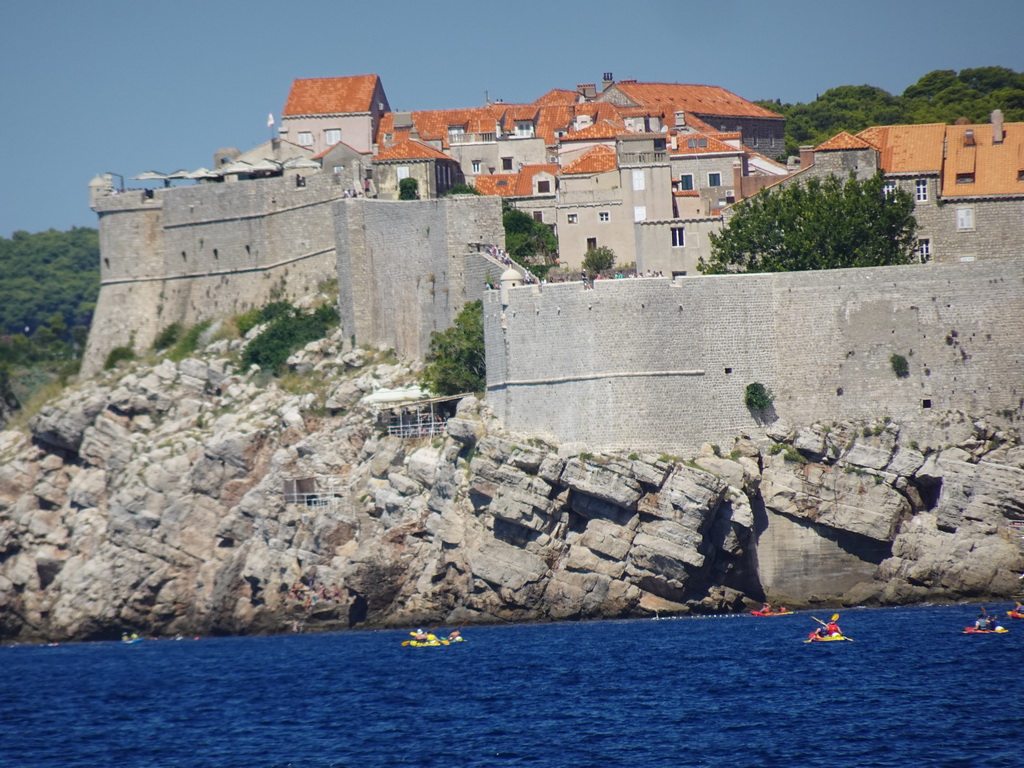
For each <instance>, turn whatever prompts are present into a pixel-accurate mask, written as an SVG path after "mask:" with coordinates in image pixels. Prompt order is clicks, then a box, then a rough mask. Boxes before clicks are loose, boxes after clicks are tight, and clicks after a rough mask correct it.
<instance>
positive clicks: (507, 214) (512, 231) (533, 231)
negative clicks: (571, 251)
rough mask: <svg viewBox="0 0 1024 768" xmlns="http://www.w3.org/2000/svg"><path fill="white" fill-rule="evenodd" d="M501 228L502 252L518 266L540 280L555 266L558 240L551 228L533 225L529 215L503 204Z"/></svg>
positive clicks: (534, 223) (503, 202) (535, 222)
mask: <svg viewBox="0 0 1024 768" xmlns="http://www.w3.org/2000/svg"><path fill="white" fill-rule="evenodd" d="M502 209H503V212H502V217H501V218H502V224H503V225H504V227H505V248H506V249H507V250H508V255H509V256H511V257H512V260H513V261H515V262H516V263H517V264H519V265H521V266H523V267H527V268H529V270H530V271H531V272H533V274H535V275H536V276H537V277H543V276H544V275H546V274H547V271H548V270H549V269H550V268H551V267H552V266H553V265H554V263H555V258H556V256H557V255H558V239H557V238H556V237H555V235H554V233H553V232H552V231H551V227H549V226H548V225H547V224H544V223H543V222H540V221H536V220H535V219H534V218H533V217H532V216H530V214H528V213H526V212H525V211H520V210H519V209H517V208H513V207H512V206H510V205H509V204H508V202H507V201H502Z"/></svg>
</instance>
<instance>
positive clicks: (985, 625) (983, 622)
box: [974, 613, 993, 631]
mask: <svg viewBox="0 0 1024 768" xmlns="http://www.w3.org/2000/svg"><path fill="white" fill-rule="evenodd" d="M974 628H975V629H980V630H984V631H988V630H990V629H993V626H992V620H991V619H990V618H989V617H988V616H987V615H985V614H984V613H979V614H978V618H977V620H976V621H975V622H974Z"/></svg>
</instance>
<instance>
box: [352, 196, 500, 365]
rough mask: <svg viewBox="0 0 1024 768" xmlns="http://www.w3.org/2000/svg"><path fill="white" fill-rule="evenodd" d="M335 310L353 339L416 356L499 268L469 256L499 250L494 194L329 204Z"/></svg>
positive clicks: (497, 205) (497, 204) (497, 207)
mask: <svg viewBox="0 0 1024 768" xmlns="http://www.w3.org/2000/svg"><path fill="white" fill-rule="evenodd" d="M334 217H335V218H334V229H335V232H336V236H337V254H338V257H337V271H338V286H339V307H340V312H341V321H342V325H343V327H345V328H346V329H351V333H352V334H353V335H354V336H355V341H356V344H359V345H364V344H365V345H371V346H383V347H390V348H392V349H394V350H395V351H396V352H398V354H399V355H401V356H403V357H406V358H422V357H423V356H425V355H426V353H427V351H428V349H429V345H430V334H431V333H432V332H434V331H442V330H444V329H445V328H447V327H448V326H449V325H451V323H452V321H453V320H454V319H455V316H456V315H457V314H458V313H459V311H460V310H461V309H462V307H463V306H464V305H465V304H466V302H468V301H474V300H475V299H477V298H479V297H480V296H481V295H482V293H483V290H484V284H485V281H486V279H487V277H488V276H490V278H491V280H492V282H495V283H496V282H497V280H498V278H500V277H501V272H502V269H503V268H502V266H501V265H500V264H498V263H497V262H495V261H493V260H491V259H489V258H487V257H486V256H484V255H483V254H476V253H473V252H474V251H475V249H476V245H475V244H477V243H488V244H492V245H495V246H497V247H499V248H503V247H504V243H505V236H504V230H503V227H502V222H501V202H500V200H498V198H495V197H477V196H455V197H450V198H441V199H437V200H402V201H382V200H367V199H363V198H356V199H349V200H343V201H341V202H340V203H338V204H337V205H336V206H335V209H334Z"/></svg>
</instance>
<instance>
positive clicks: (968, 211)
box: [956, 208, 974, 232]
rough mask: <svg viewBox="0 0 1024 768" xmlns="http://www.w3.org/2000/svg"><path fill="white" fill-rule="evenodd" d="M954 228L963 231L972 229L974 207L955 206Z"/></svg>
mask: <svg viewBox="0 0 1024 768" xmlns="http://www.w3.org/2000/svg"><path fill="white" fill-rule="evenodd" d="M956 228H957V229H958V230H960V231H961V232H963V231H970V230H972V229H974V209H973V208H957V209H956Z"/></svg>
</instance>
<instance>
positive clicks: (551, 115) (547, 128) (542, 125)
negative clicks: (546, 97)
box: [536, 104, 573, 147]
mask: <svg viewBox="0 0 1024 768" xmlns="http://www.w3.org/2000/svg"><path fill="white" fill-rule="evenodd" d="M572 119H573V107H572V105H571V104H550V105H547V106H544V107H542V108H541V110H540V114H539V115H538V116H537V129H536V130H537V135H538V136H540V137H541V138H542V139H544V143H545V144H547V145H548V146H549V147H551V146H554V145H555V144H557V143H558V139H557V138H556V137H555V132H556V131H562V132H565V131H567V130H569V126H570V125H572Z"/></svg>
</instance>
